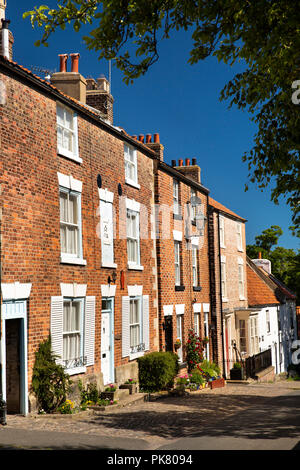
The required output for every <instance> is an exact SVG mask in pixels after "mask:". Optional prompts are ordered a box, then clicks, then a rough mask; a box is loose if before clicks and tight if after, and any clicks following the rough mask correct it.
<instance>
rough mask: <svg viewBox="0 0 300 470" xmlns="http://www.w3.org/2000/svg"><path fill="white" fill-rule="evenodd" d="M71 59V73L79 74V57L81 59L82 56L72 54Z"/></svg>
mask: <svg viewBox="0 0 300 470" xmlns="http://www.w3.org/2000/svg"><path fill="white" fill-rule="evenodd" d="M70 57H71V61H72V63H71V72H75V73H78V63H79V57H80V54H78V52H77V53H74V54H70Z"/></svg>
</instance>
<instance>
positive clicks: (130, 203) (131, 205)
mask: <svg viewBox="0 0 300 470" xmlns="http://www.w3.org/2000/svg"><path fill="white" fill-rule="evenodd" d="M140 208H141V204H140V203H139V202H137V201H135V200H134V199H128V198H126V209H129V210H131V211H133V212H140Z"/></svg>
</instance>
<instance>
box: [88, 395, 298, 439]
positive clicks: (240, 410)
mask: <svg viewBox="0 0 300 470" xmlns="http://www.w3.org/2000/svg"><path fill="white" fill-rule="evenodd" d="M187 400H188V402H187ZM162 403H164V405H170V407H169V409H168V411H164V408H165V407H164V406H162ZM174 404H176V410H174V409H172V405H174ZM180 406H182V407H183V406H185V407H186V406H188V407H189V408H187V409H182V411H181V410H180ZM89 422H90V423H91V421H89ZM92 423H93V425H97V424H99V425H101V426H105V427H107V428H113V429H123V430H135V431H136V432H139V431H142V432H144V433H147V434H148V435H150V436H151V435H153V436H154V435H155V436H158V437H162V438H167V439H168V438H169V439H173V438H179V437H188V436H189V437H201V436H207V437H216V438H217V437H221V436H227V437H239V438H248V439H277V438H280V437H285V438H295V437H298V436H300V400H299V396H295V395H294V396H293V395H290V396H280V397H276V398H268V397H261V396H253V395H251V396H249V395H247V394H245V395H235V396H225V395H205V394H203V395H201V396H198V397H197V398H196V397H193V398H187V399H184V398H183V399H179V398H177V399H175V401H174V399H172V398H168V399H164V400H163V402H162V401H161V403H158V406H157V410H155V409H154V408H151V410H150V409H149V410H147V407H145V408H144V409H143V410H141V411H139V410H136V411H135V410H134V408H133V409H132V410H130V411H128V412H127V411H126V412H122V413H109V412H107V413H105V415H101V416H96V417H95V418H94V419H93V421H92Z"/></svg>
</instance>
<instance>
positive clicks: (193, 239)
mask: <svg viewBox="0 0 300 470" xmlns="http://www.w3.org/2000/svg"><path fill="white" fill-rule="evenodd" d="M191 244H192V245H193V246H199V237H191Z"/></svg>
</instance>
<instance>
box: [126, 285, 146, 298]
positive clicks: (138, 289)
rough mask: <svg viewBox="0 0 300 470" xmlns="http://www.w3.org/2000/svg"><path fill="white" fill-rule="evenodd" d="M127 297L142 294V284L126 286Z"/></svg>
mask: <svg viewBox="0 0 300 470" xmlns="http://www.w3.org/2000/svg"><path fill="white" fill-rule="evenodd" d="M127 291H128V295H129V297H139V296H141V295H143V286H137V285H135V286H127Z"/></svg>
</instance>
